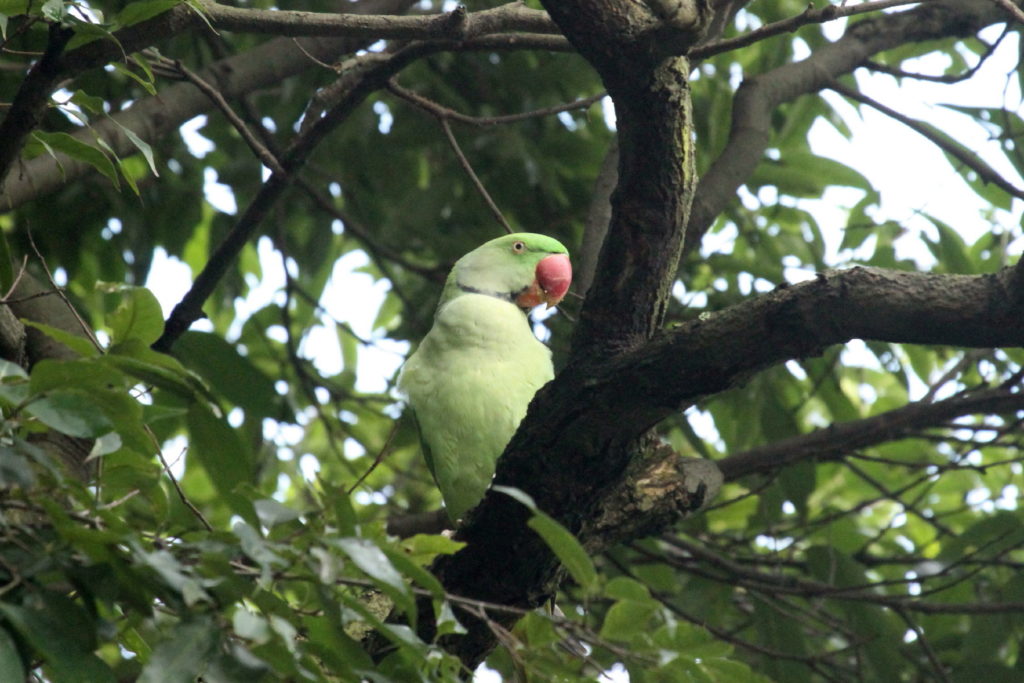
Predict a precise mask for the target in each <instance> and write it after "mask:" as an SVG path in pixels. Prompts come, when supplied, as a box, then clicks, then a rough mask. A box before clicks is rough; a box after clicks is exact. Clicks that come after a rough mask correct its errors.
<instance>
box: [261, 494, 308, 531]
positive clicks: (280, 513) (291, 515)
mask: <svg viewBox="0 0 1024 683" xmlns="http://www.w3.org/2000/svg"><path fill="white" fill-rule="evenodd" d="M253 507H254V508H255V509H256V516H257V517H259V520H260V524H262V525H263V526H265V527H267V528H271V527H275V526H277V525H278V524H282V523H284V522H291V521H294V520H296V519H299V518H300V517H302V512H300V511H299V510H294V509H292V508H290V507H287V506H285V505H282V504H281V503H279V502H277V501H276V500H274V499H273V498H264V499H263V500H257V501H256V502H255V503H253Z"/></svg>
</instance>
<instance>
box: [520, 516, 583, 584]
mask: <svg viewBox="0 0 1024 683" xmlns="http://www.w3.org/2000/svg"><path fill="white" fill-rule="evenodd" d="M527 525H528V526H529V527H530V528H531V529H533V530H534V531H536V532H537V534H539V535H540V537H541V538H543V539H544V542H545V543H547V544H548V547H549V548H551V551H552V552H553V553H555V556H557V557H558V560H559V561H560V562H561V563H562V564H563V565H565V568H566V569H567V570H569V574H571V575H572V578H573V579H574V580H575V581H576V583H578V584H579V585H580V587H581V588H583V590H584V591H585V592H586V593H590V594H594V593H596V592H597V589H598V577H597V570H596V569H594V563H593V561H591V559H590V556H589V555H587V551H586V550H584V549H583V546H582V545H580V542H579V541H577V540H576V537H575V536H573V535H572V534H571V533H569V530H568V529H566V528H565V527H564V526H562V525H561V524H559V523H558V522H556V521H555V520H554V519H552V518H551V517H549V516H548V515H546V514H544V513H543V512H536V513H534V515H533V517H531V518H530V521H529V522H527Z"/></svg>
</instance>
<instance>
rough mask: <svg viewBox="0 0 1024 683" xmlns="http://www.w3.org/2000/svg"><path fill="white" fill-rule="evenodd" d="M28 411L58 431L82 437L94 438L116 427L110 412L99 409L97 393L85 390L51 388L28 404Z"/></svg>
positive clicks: (26, 407)
mask: <svg viewBox="0 0 1024 683" xmlns="http://www.w3.org/2000/svg"><path fill="white" fill-rule="evenodd" d="M25 412H26V413H28V414H29V415H32V416H33V417H35V418H37V419H38V420H39V421H40V422H42V423H43V424H45V425H46V426H48V427H52V428H53V429H56V430H57V431H58V432H61V433H63V434H67V435H68V436H76V437H79V438H81V439H95V438H96V437H98V436H101V435H103V434H106V433H107V432H109V431H111V430H112V429H113V427H114V426H113V424H111V422H110V420H108V419H107V416H106V415H104V414H103V413H102V412H100V411H99V410H97V408H96V401H95V397H94V396H92V395H91V394H90V393H89V392H84V391H77V390H71V389H64V390H55V391H51V392H48V393H47V394H46V395H45V396H43V397H42V398H39V399H35V400H33V401H32V402H31V403H29V404H28V405H27V406H25Z"/></svg>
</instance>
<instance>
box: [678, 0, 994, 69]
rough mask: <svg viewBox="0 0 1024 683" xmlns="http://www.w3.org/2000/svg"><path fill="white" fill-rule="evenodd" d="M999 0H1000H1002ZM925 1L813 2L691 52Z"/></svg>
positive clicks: (701, 54) (701, 53) (706, 53)
mask: <svg viewBox="0 0 1024 683" xmlns="http://www.w3.org/2000/svg"><path fill="white" fill-rule="evenodd" d="M996 1H997V2H1000V0H996ZM1003 1H1006V0H1003ZM922 2H929V0H876V1H875V2H864V3H861V4H859V5H851V6H849V7H845V6H840V5H827V6H826V7H822V8H821V9H814V6H813V5H811V4H808V5H807V9H805V10H804V11H803V12H801V13H800V14H797V15H796V16H792V17H789V18H788V19H782V20H780V21H776V22H773V23H771V24H767V25H765V26H762V27H761V28H759V29H757V30H755V31H751V32H750V33H745V34H743V35H742V36H737V37H735V38H728V39H726V40H719V41H716V42H714V43H708V44H707V45H699V46H697V47H695V48H693V49H692V50H690V53H689V56H690V57H691V58H692V59H704V58H706V57H711V56H713V55H717V54H721V53H723V52H729V51H731V50H737V49H739V48H741V47H747V46H748V45H753V44H754V43H757V42H760V41H762V40H764V39H766V38H771V37H773V36H777V35H780V34H782V33H791V32H793V31H795V30H797V29H798V28H801V27H803V26H806V25H807V24H824V23H825V22H828V21H834V20H835V19H841V18H843V17H850V16H853V15H855V14H865V13H867V12H875V11H878V10H883V9H888V8H890V7H899V6H900V5H916V4H920V3H922Z"/></svg>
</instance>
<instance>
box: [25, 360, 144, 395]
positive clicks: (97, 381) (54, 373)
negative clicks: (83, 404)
mask: <svg viewBox="0 0 1024 683" xmlns="http://www.w3.org/2000/svg"><path fill="white" fill-rule="evenodd" d="M124 383H125V378H124V375H122V374H121V373H120V372H118V371H117V370H115V369H114V368H110V367H106V366H104V365H102V364H101V363H97V362H95V361H94V360H84V359H78V360H53V359H50V358H44V359H43V360H41V361H39V362H38V363H36V364H35V365H34V366H33V367H32V378H31V382H30V383H29V388H30V389H31V391H32V393H35V394H41V393H44V392H47V391H52V390H55V389H79V390H81V391H92V390H96V389H99V390H108V389H111V388H114V387H123V386H124Z"/></svg>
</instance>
